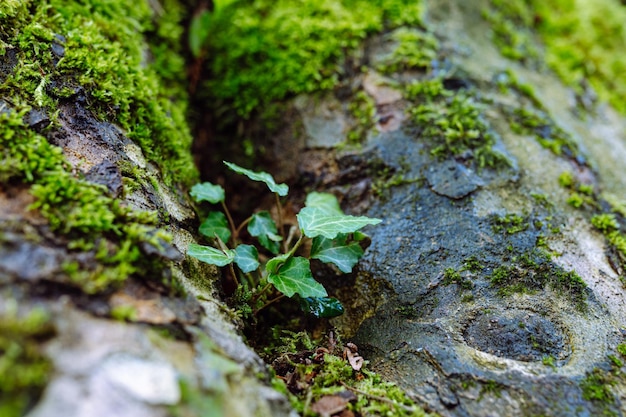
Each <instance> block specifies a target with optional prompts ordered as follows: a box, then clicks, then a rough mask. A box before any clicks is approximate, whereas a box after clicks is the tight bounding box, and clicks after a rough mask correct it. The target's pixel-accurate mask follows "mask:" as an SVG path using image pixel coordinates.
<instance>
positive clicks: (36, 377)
mask: <svg viewBox="0 0 626 417" xmlns="http://www.w3.org/2000/svg"><path fill="white" fill-rule="evenodd" d="M53 334H54V328H53V327H52V325H51V324H50V322H49V318H48V315H47V314H46V313H45V312H44V311H43V310H41V309H33V310H31V311H30V312H29V313H28V314H25V315H18V313H17V304H16V303H15V302H7V303H6V304H5V309H4V311H2V312H0V375H2V378H0V415H2V416H4V417H19V416H23V415H25V414H26V412H27V411H28V408H29V406H32V404H33V403H34V401H35V400H36V399H37V398H38V397H39V395H40V394H41V391H42V390H43V388H44V387H45V386H46V383H47V381H48V377H49V374H50V372H51V371H52V364H51V363H50V361H49V360H48V359H47V358H45V357H44V356H43V355H42V354H41V352H40V345H41V343H42V342H43V341H45V340H46V339H48V338H49V337H51V336H52V335H53Z"/></svg>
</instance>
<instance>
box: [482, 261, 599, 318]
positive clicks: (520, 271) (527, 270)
mask: <svg viewBox="0 0 626 417" xmlns="http://www.w3.org/2000/svg"><path fill="white" fill-rule="evenodd" d="M490 281H491V285H492V286H494V287H497V288H498V292H499V293H500V294H501V295H503V296H506V295H510V294H513V293H528V292H532V291H536V290H539V289H543V288H545V287H547V286H549V287H551V288H553V289H555V290H557V292H558V293H559V294H561V295H566V296H567V297H568V298H569V299H571V300H572V302H573V303H574V304H575V305H576V307H577V308H578V309H579V310H581V311H584V310H585V309H586V291H587V285H586V284H585V282H584V281H583V279H582V278H581V277H580V276H579V275H578V274H576V273H575V272H574V271H565V270H564V269H562V268H560V267H559V266H556V265H553V264H552V263H551V262H550V258H549V255H548V254H546V253H545V252H543V251H541V250H539V249H535V250H533V251H532V252H528V253H524V254H522V255H520V256H517V257H514V258H513V259H512V260H511V262H510V263H508V264H504V265H501V266H499V267H497V268H495V269H494V270H493V272H492V273H491V276H490Z"/></svg>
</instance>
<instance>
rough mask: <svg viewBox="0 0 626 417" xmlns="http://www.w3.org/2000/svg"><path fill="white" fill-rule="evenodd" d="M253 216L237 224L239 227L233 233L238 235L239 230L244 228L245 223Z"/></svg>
mask: <svg viewBox="0 0 626 417" xmlns="http://www.w3.org/2000/svg"><path fill="white" fill-rule="evenodd" d="M252 217H253V216H250V217H248V218H247V219H246V220H244V221H243V222H241V224H240V225H239V227H238V228H237V229H236V230H235V233H236V234H237V236H239V232H241V229H243V228H244V226H245V225H247V224H248V223H250V221H251V220H252Z"/></svg>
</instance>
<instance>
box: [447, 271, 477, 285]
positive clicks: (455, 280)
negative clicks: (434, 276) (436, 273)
mask: <svg viewBox="0 0 626 417" xmlns="http://www.w3.org/2000/svg"><path fill="white" fill-rule="evenodd" d="M442 284H443V285H450V284H457V285H458V286H459V288H461V289H463V290H471V289H472V288H474V283H473V282H472V280H470V279H468V278H465V277H463V276H461V273H460V272H459V271H456V270H455V269H454V268H446V269H445V270H444V271H443V281H442Z"/></svg>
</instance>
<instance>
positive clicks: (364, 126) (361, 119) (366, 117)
mask: <svg viewBox="0 0 626 417" xmlns="http://www.w3.org/2000/svg"><path fill="white" fill-rule="evenodd" d="M348 111H349V112H350V114H351V115H352V117H353V118H354V119H355V121H356V125H355V126H354V127H353V128H352V129H350V131H349V132H348V135H347V139H348V142H349V143H356V144H358V143H363V142H364V141H365V139H367V133H368V132H369V131H370V130H371V129H372V128H373V127H374V125H375V121H374V117H375V116H376V104H375V103H374V99H372V98H371V97H370V96H369V95H368V94H367V93H366V92H365V91H359V92H358V93H356V94H355V95H354V97H353V98H352V100H351V101H350V103H349V104H348Z"/></svg>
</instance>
